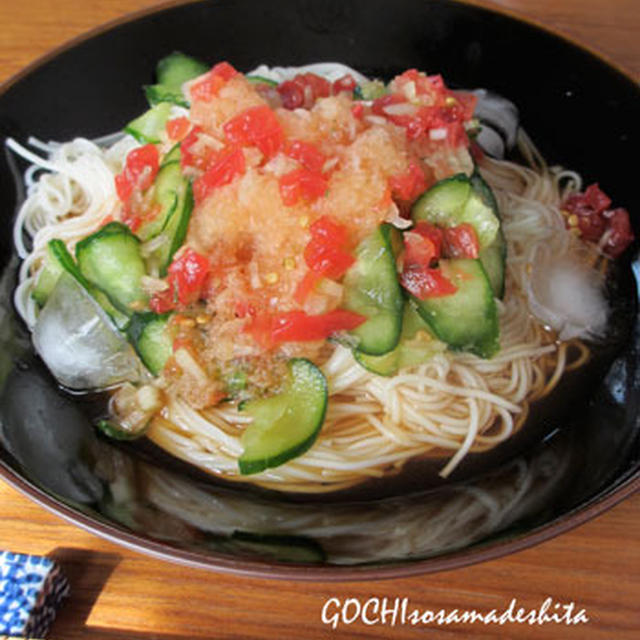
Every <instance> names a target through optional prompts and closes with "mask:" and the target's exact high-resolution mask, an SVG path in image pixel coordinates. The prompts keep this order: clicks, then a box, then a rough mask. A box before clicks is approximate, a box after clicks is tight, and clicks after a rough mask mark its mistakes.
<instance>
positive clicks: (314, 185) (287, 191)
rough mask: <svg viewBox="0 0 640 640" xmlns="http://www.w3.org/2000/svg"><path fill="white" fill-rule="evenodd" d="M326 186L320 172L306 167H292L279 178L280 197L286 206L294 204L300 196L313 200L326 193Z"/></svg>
mask: <svg viewBox="0 0 640 640" xmlns="http://www.w3.org/2000/svg"><path fill="white" fill-rule="evenodd" d="M328 186H329V183H328V182H327V179H326V178H325V177H324V176H323V175H322V174H320V173H317V172H314V171H309V170H308V169H294V170H293V171H290V172H289V173H285V174H284V175H283V176H280V179H279V187H280V197H281V198H282V202H283V204H284V205H285V206H287V207H292V206H293V205H295V204H296V203H297V202H298V201H299V200H300V198H302V199H303V200H305V201H306V202H314V201H315V200H317V199H318V198H320V197H322V196H323V195H324V194H325V193H326V191H327V187H328Z"/></svg>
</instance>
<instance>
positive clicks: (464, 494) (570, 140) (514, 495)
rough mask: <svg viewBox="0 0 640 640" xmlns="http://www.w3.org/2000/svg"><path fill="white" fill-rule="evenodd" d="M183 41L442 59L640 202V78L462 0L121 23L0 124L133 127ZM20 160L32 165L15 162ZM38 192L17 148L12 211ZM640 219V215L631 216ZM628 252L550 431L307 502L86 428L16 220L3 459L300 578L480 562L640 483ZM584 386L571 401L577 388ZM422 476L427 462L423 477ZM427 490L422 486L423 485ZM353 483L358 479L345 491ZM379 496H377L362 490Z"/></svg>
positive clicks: (37, 129)
mask: <svg viewBox="0 0 640 640" xmlns="http://www.w3.org/2000/svg"><path fill="white" fill-rule="evenodd" d="M173 50H182V51H185V52H188V53H190V54H192V55H194V56H196V57H199V58H201V59H203V60H207V61H209V62H212V63H213V62H215V61H218V60H222V59H226V60H229V61H231V62H232V63H233V64H234V66H236V67H237V68H239V69H240V70H243V71H246V70H249V69H251V68H253V67H255V66H257V65H258V64H260V63H268V64H274V65H275V64H282V65H298V64H304V63H308V62H312V61H320V60H336V61H341V62H344V63H346V64H348V65H350V66H353V67H355V68H357V69H359V70H360V71H362V72H363V73H365V74H368V75H373V76H378V77H385V78H388V77H391V76H393V75H394V74H395V73H397V72H399V71H402V70H404V69H406V68H410V67H417V68H421V69H425V70H428V71H429V72H440V73H442V74H443V75H444V77H445V78H446V79H447V80H448V82H449V83H450V84H453V85H456V86H460V87H486V88H490V89H492V90H493V91H495V92H497V93H500V94H502V95H504V96H506V97H508V98H510V99H511V100H513V101H514V102H515V103H516V104H517V105H518V106H519V108H520V111H521V119H522V122H523V124H524V126H525V128H526V129H527V131H528V132H529V133H530V134H531V135H532V136H533V137H534V139H535V141H536V142H537V144H538V145H539V147H540V149H541V150H542V152H543V154H544V155H545V156H546V157H547V158H548V159H549V160H550V161H551V162H552V163H559V164H563V165H565V166H568V167H571V168H575V169H577V170H578V171H580V172H581V173H582V175H583V176H584V177H585V179H586V181H587V182H592V181H596V180H597V181H598V182H599V183H600V185H601V186H602V187H603V189H604V190H605V191H606V192H607V193H608V194H609V195H611V196H612V198H613V200H614V201H615V202H616V203H620V204H624V206H626V207H627V208H628V209H629V211H631V212H634V211H638V210H640V196H639V192H638V189H637V187H636V184H635V181H634V179H633V177H632V175H631V172H632V163H630V162H628V161H627V160H628V159H630V158H633V157H634V153H635V151H636V149H638V148H639V147H640V123H639V121H638V118H637V113H638V108H639V107H640V92H639V91H638V88H637V87H636V85H635V84H634V83H633V82H632V81H631V80H630V79H629V78H627V77H625V76H624V75H623V74H622V73H620V72H619V71H617V70H615V69H613V68H611V67H610V66H608V65H607V64H606V63H604V62H603V61H601V60H599V59H598V58H596V57H594V56H593V55H592V54H590V53H588V52H586V51H584V50H582V49H580V48H578V47H576V46H574V45H572V44H569V43H567V42H566V41H564V40H562V39H560V38H558V37H557V36H555V35H552V34H550V33H547V32H545V31H542V30H540V29H538V28H536V27H533V26H531V25H529V24H526V23H524V22H520V21H518V20H514V19H513V18H509V17H506V16H504V15H501V14H498V13H494V12H492V11H488V10H484V9H480V8H477V7H472V6H468V5H464V4H458V3H454V2H448V1H445V0H396V2H389V1H387V0H367V1H365V0H322V1H320V0H280V1H279V2H277V3H262V2H259V0H253V1H252V0H236V1H235V2H233V3H227V2H196V3H192V4H185V5H179V6H171V7H168V8H165V9H162V10H159V11H155V12H151V13H147V14H144V15H142V16H140V17H137V18H135V19H133V20H131V21H124V22H121V23H118V24H117V25H115V26H112V27H110V28H109V29H106V30H103V31H100V32H98V33H95V34H93V35H92V36H91V37H90V38H87V39H84V40H81V41H79V42H77V43H75V44H74V45H73V46H71V47H67V48H65V49H62V50H61V51H59V52H57V53H55V54H54V55H52V56H49V57H47V58H45V59H44V60H42V61H41V62H39V63H36V64H35V65H34V66H32V67H31V68H30V69H28V70H27V71H25V72H24V73H22V74H20V75H18V76H17V77H16V78H14V79H13V80H11V81H10V82H9V83H8V84H7V85H5V87H4V89H3V91H2V93H1V94H0V135H2V137H3V139H4V138H6V137H8V136H11V137H14V138H16V139H18V140H19V141H22V142H24V141H25V140H26V138H27V137H28V136H29V135H34V136H36V137H38V138H41V139H45V140H46V139H56V140H65V139H69V138H71V137H73V136H76V135H82V136H84V137H97V136H100V135H103V134H106V133H109V132H112V131H116V130H118V129H119V128H120V127H121V126H122V125H123V123H125V122H127V121H128V120H129V119H131V118H132V117H134V116H135V115H136V114H138V113H139V112H141V111H142V110H143V109H144V107H145V100H144V97H143V94H142V91H141V86H142V85H143V84H148V83H150V82H151V81H152V74H153V69H154V66H155V63H156V61H157V60H158V59H159V58H161V57H163V56H164V55H166V54H167V53H169V52H171V51H173ZM16 178H17V179H16ZM22 196H23V194H22V191H21V188H20V186H19V174H18V175H17V174H16V166H15V162H14V161H12V160H11V158H10V156H9V154H8V153H7V154H4V155H3V156H2V157H1V158H0V202H1V203H2V209H1V210H2V212H3V213H2V215H3V216H4V224H5V228H9V227H10V225H11V218H12V215H13V213H14V212H15V210H16V207H17V206H18V205H19V203H20V200H21V198H22ZM632 222H633V225H634V227H635V229H636V235H640V233H639V227H640V220H639V219H638V218H636V217H633V220H632ZM636 250H637V247H633V248H632V249H631V250H629V251H628V252H627V258H626V259H623V260H622V262H621V263H620V265H619V267H618V269H617V271H616V275H615V277H614V278H612V281H611V283H610V284H611V290H612V291H613V294H612V295H613V296H614V298H615V300H616V304H615V311H614V323H613V324H614V329H615V330H614V334H615V335H614V338H615V339H614V340H612V341H611V343H610V345H609V346H608V348H607V349H605V350H603V351H602V353H601V356H600V357H599V358H596V359H594V362H593V363H592V364H591V365H590V366H589V368H588V369H587V370H586V374H585V376H583V377H581V378H580V379H577V380H574V381H573V382H570V383H569V384H568V386H566V387H564V388H562V391H561V394H560V395H556V401H555V403H554V405H553V410H552V411H547V412H546V414H545V415H544V416H543V417H542V418H540V420H539V422H540V425H538V427H537V428H536V429H532V428H531V427H529V426H527V427H525V429H524V430H523V432H525V433H526V434H527V435H526V437H523V438H520V439H519V440H515V441H514V442H512V443H510V444H509V446H508V447H507V448H502V449H500V450H499V451H498V452H497V453H496V452H492V453H491V454H488V455H482V456H480V455H478V456H470V459H469V461H468V462H466V463H465V465H466V466H463V467H462V468H461V470H460V471H458V472H457V475H454V476H453V478H452V479H451V480H450V481H447V482H446V483H442V484H441V485H440V486H438V487H432V488H431V490H429V491H426V492H425V491H422V492H416V490H417V489H419V488H420V483H419V482H417V481H414V482H413V484H411V487H410V488H411V491H408V490H406V489H407V488H406V487H405V494H404V495H402V496H395V497H388V498H382V497H380V494H378V496H379V497H378V498H377V499H375V500H369V501H362V500H361V501H360V502H355V501H354V500H353V496H351V498H352V499H351V500H350V501H347V502H345V501H344V500H343V501H342V502H327V503H324V504H315V505H309V504H306V503H305V502H300V501H291V500H288V499H285V498H283V497H274V496H272V495H262V494H259V493H255V492H251V491H249V492H247V491H244V490H239V489H233V488H229V487H223V486H220V485H219V484H218V483H216V482H214V481H213V480H212V479H210V478H208V477H205V476H203V475H202V474H199V473H197V472H194V471H193V469H191V468H189V467H187V466H186V465H181V464H178V463H174V462H169V463H168V461H167V458H166V457H165V456H161V455H159V453H158V452H157V451H156V450H154V449H153V448H149V447H145V446H139V445H134V446H130V447H122V446H117V445H115V444H114V443H112V442H108V441H106V440H104V439H102V438H100V437H98V436H97V435H96V434H95V433H94V431H93V430H92V428H91V427H90V426H89V422H88V418H87V414H88V408H87V406H85V404H83V402H82V400H80V399H77V398H76V399H74V398H72V397H70V396H68V395H65V394H63V393H62V392H61V391H60V390H59V389H58V388H57V386H56V384H55V382H54V381H53V380H52V379H51V378H50V376H49V374H48V373H47V371H46V370H45V369H44V367H43V366H42V364H41V363H40V362H39V361H38V360H37V358H35V357H34V356H33V354H32V353H31V351H30V347H29V339H28V335H27V333H26V330H25V328H24V326H23V325H22V324H21V322H20V321H19V320H18V319H17V317H16V315H15V313H14V311H13V307H12V303H11V291H12V288H13V287H14V286H15V281H16V280H15V279H16V258H15V255H14V252H13V248H12V246H11V238H10V234H5V235H4V236H2V237H0V255H1V259H2V265H3V278H2V281H1V284H2V287H1V289H0V295H1V299H2V317H1V318H0V329H1V330H0V340H2V343H3V344H2V347H3V348H2V350H1V355H0V373H1V375H0V381H1V382H0V386H1V391H0V419H1V422H0V473H1V474H2V475H3V476H4V477H5V478H6V479H7V481H8V482H10V483H11V484H13V485H14V486H16V487H17V488H19V489H20V490H22V491H24V492H25V493H26V494H27V495H29V496H30V497H31V498H33V499H34V500H36V501H38V502H39V503H41V504H42V505H43V506H45V507H47V508H49V509H51V510H52V511H54V512H56V513H58V514H60V515H62V516H63V517H66V518H68V519H70V520H71V521H73V522H75V523H76V524H78V525H80V526H82V527H85V528H87V529H89V530H91V531H94V532H96V533H98V534H99V535H102V536H105V537H107V538H109V539H112V540H115V541H117V542H119V543H121V544H125V545H127V546H130V547H133V548H136V549H139V550H142V551H145V552H148V553H151V554H154V555H157V556H160V557H163V558H166V559H170V560H175V561H179V562H184V563H187V564H190V565H194V566H201V567H206V568H211V569H217V570H222V571H233V572H238V573H245V574H253V575H260V576H264V577H288V578H292V577H293V578H300V579H337V580H339V579H353V578H358V579H365V578H378V577H392V576H394V577H395V576H400V575H408V574H414V573H422V572H428V571H435V570H439V569H443V568H451V567H456V566H462V565H465V564H469V563H472V562H477V561H479V560H483V559H487V558H491V557H496V556H499V555H502V554H506V553H509V552H512V551H514V550H517V549H520V548H523V547H526V546H528V545H531V544H534V543H536V542H539V541H541V540H544V539H546V538H548V537H550V536H553V535H556V534H557V533H559V532H561V531H564V530H566V529H568V528H570V527H572V526H575V525H577V524H579V523H580V522H583V521H584V520H586V519H587V518H589V517H592V516H593V515H595V514H597V513H599V512H601V511H602V510H603V509H605V508H607V507H609V506H611V505H612V504H615V502H617V501H619V500H621V499H622V498H624V497H625V496H627V495H629V494H630V493H631V492H633V491H634V490H635V489H637V488H638V487H639V486H640V463H639V455H638V454H639V451H640V450H639V446H640V437H639V431H638V406H637V405H638V398H639V397H640V396H639V393H638V390H639V388H640V375H639V374H640V369H639V367H638V365H639V358H638V347H639V344H640V343H639V334H638V327H639V325H638V319H639V318H638V313H637V285H636V280H635V278H634V272H635V270H636V269H637V267H638V264H637V263H636V262H632V259H631V257H630V256H632V255H633V254H634V253H635V251H636ZM569 399H570V401H569ZM414 480H415V478H414ZM422 488H423V489H424V486H423V487H422ZM347 497H349V496H347ZM359 497H360V498H362V497H363V496H359Z"/></svg>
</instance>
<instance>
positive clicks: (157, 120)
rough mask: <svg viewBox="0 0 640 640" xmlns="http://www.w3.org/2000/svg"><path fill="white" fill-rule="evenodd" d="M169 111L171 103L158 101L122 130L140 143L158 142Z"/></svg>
mask: <svg viewBox="0 0 640 640" xmlns="http://www.w3.org/2000/svg"><path fill="white" fill-rule="evenodd" d="M170 111H171V105H170V104H169V103H168V102H160V103H159V104H157V105H155V106H154V107H151V109H149V110H148V111H145V113H143V114H142V115H141V116H139V117H138V118H136V119H135V120H132V121H131V122H130V123H129V124H128V125H127V126H126V127H125V128H124V130H125V132H126V133H130V134H131V135H132V136H133V137H134V138H135V139H136V140H137V141H138V142H141V143H142V144H148V143H150V144H158V143H159V142H160V134H161V133H162V131H164V128H165V126H166V124H167V120H168V119H169V112H170Z"/></svg>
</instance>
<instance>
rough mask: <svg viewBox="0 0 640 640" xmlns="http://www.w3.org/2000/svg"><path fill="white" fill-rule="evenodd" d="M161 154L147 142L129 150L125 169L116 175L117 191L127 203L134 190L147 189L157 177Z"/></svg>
mask: <svg viewBox="0 0 640 640" xmlns="http://www.w3.org/2000/svg"><path fill="white" fill-rule="evenodd" d="M159 166H160V156H159V153H158V149H157V147H156V146H154V145H152V144H146V145H144V146H142V147H137V148H136V149H133V150H132V151H130V152H129V155H127V159H126V161H125V166H124V169H123V170H122V172H121V173H119V174H118V175H117V176H116V177H115V184H116V192H117V194H118V197H119V198H120V200H121V201H122V202H124V203H127V202H128V201H129V199H130V198H131V196H132V194H133V192H134V190H136V189H137V190H139V191H146V190H147V189H148V188H149V187H150V186H151V185H152V184H153V181H154V180H155V178H156V174H157V173H158V169H159Z"/></svg>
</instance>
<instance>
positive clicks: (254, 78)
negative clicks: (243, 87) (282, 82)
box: [245, 76, 278, 87]
mask: <svg viewBox="0 0 640 640" xmlns="http://www.w3.org/2000/svg"><path fill="white" fill-rule="evenodd" d="M245 78H246V79H247V80H248V81H249V82H250V83H251V84H268V85H269V86H270V87H277V86H278V83H277V81H276V80H271V78H265V77H263V76H245Z"/></svg>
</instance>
